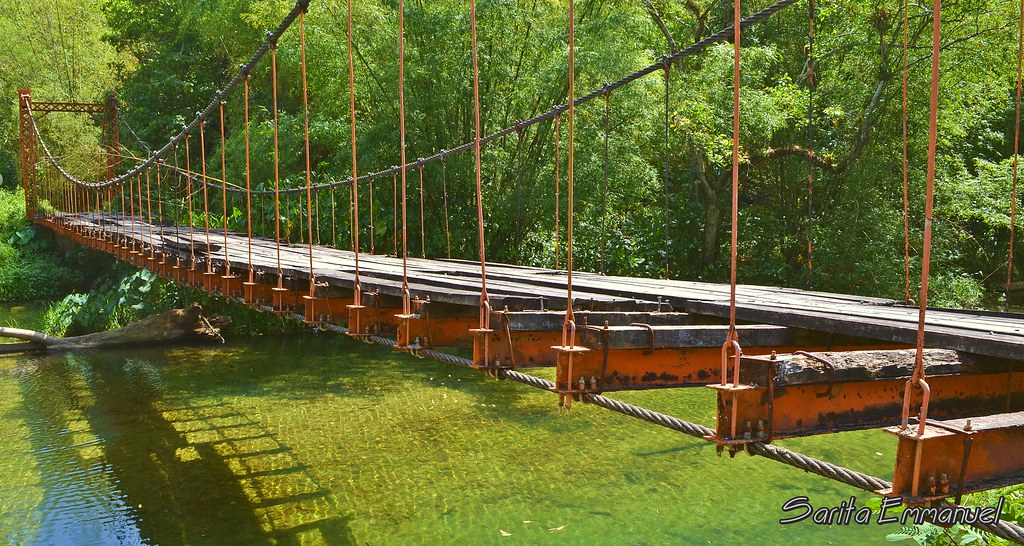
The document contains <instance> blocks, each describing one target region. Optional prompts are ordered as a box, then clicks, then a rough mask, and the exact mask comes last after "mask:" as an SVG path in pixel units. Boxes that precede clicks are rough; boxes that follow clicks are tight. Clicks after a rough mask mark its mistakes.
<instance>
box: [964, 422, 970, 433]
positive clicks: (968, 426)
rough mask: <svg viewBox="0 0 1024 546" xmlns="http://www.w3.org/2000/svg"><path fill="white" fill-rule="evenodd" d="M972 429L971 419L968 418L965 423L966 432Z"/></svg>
mask: <svg viewBox="0 0 1024 546" xmlns="http://www.w3.org/2000/svg"><path fill="white" fill-rule="evenodd" d="M970 431H971V420H970V419H968V420H967V423H966V424H965V425H964V432H970Z"/></svg>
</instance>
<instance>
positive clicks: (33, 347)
mask: <svg viewBox="0 0 1024 546" xmlns="http://www.w3.org/2000/svg"><path fill="white" fill-rule="evenodd" d="M230 323H231V319H230V318H229V317H214V318H212V319H207V318H206V317H204V316H203V308H202V307H201V306H200V305H199V304H198V303H193V304H192V305H191V306H189V307H187V308H185V309H172V310H170V311H167V312H165V313H160V314H157V315H153V316H151V317H146V318H144V319H142V320H140V321H138V322H133V323H131V324H129V325H128V326H125V327H123V328H118V329H116V330H110V331H107V332H97V333H94V334H87V335H84V336H73V337H54V336H50V335H47V334H44V333H42V332H36V331H33V330H23V329H20V328H2V327H0V337H8V338H14V339H20V340H23V341H25V343H12V344H2V345H0V354H7V353H16V352H27V351H74V350H79V349H100V348H107V347H125V346H129V345H152V344H168V343H183V342H193V341H206V342H219V343H223V342H224V338H223V337H221V335H220V327H223V326H226V325H227V324H230Z"/></svg>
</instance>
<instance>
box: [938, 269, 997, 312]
mask: <svg viewBox="0 0 1024 546" xmlns="http://www.w3.org/2000/svg"><path fill="white" fill-rule="evenodd" d="M928 291H929V294H928V305H930V306H932V307H949V308H955V309H977V308H980V307H981V305H982V299H983V298H984V296H985V288H984V287H983V286H982V284H981V282H979V281H978V280H977V279H975V278H974V277H971V276H970V275H968V274H966V273H959V274H956V273H942V274H939V275H935V276H933V277H932V278H931V280H930V281H929V283H928Z"/></svg>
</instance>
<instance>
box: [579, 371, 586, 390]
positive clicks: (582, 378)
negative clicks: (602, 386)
mask: <svg viewBox="0 0 1024 546" xmlns="http://www.w3.org/2000/svg"><path fill="white" fill-rule="evenodd" d="M586 387H587V380H586V379H584V377H583V376H582V375H581V376H580V390H583V389H585V388H586Z"/></svg>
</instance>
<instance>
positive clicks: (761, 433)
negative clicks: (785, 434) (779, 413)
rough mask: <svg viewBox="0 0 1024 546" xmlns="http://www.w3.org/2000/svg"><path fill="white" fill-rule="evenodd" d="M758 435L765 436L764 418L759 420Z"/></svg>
mask: <svg viewBox="0 0 1024 546" xmlns="http://www.w3.org/2000/svg"><path fill="white" fill-rule="evenodd" d="M757 437H758V438H764V419H758V420H757Z"/></svg>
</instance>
